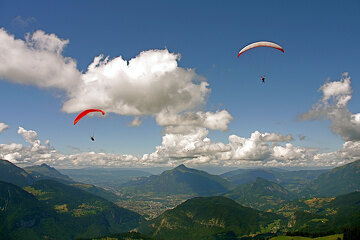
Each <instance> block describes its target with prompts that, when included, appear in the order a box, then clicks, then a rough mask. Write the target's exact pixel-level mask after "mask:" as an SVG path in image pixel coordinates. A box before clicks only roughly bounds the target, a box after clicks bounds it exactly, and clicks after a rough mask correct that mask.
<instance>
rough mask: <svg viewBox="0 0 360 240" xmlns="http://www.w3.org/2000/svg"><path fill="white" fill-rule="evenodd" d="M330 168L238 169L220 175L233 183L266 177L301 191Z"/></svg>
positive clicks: (289, 188)
mask: <svg viewBox="0 0 360 240" xmlns="http://www.w3.org/2000/svg"><path fill="white" fill-rule="evenodd" d="M328 171H329V170H327V169H323V170H298V171H287V170H283V169H277V168H270V169H238V170H234V171H230V172H227V173H224V174H221V175H220V176H221V177H223V178H225V179H227V180H228V181H230V182H231V183H233V184H243V183H248V182H253V181H254V180H255V179H256V178H258V177H260V178H264V179H266V180H268V181H272V182H275V183H277V184H280V185H281V186H283V187H285V188H287V189H288V190H293V191H299V190H300V189H301V188H303V187H304V186H305V185H306V184H308V183H309V182H310V181H311V180H313V179H315V178H317V177H318V176H320V175H321V174H323V173H326V172H328Z"/></svg>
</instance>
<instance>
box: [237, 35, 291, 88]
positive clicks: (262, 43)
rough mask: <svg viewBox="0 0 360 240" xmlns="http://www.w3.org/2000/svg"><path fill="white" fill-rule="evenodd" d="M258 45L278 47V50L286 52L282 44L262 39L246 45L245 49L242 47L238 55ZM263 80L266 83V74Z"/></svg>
mask: <svg viewBox="0 0 360 240" xmlns="http://www.w3.org/2000/svg"><path fill="white" fill-rule="evenodd" d="M256 47H271V48H275V49H278V50H280V51H282V52H284V49H283V48H282V47H281V46H280V45H278V44H276V43H273V42H267V41H260V42H254V43H251V44H249V45H247V46H245V47H244V48H243V49H241V50H240V51H239V53H238V57H240V55H241V54H243V53H244V52H246V51H248V50H250V49H253V48H256ZM261 80H262V82H263V83H264V82H265V76H262V77H261Z"/></svg>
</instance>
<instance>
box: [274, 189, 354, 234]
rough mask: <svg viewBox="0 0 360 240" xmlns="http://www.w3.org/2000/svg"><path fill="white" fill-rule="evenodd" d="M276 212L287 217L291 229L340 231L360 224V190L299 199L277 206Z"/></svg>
mask: <svg viewBox="0 0 360 240" xmlns="http://www.w3.org/2000/svg"><path fill="white" fill-rule="evenodd" d="M277 212H278V213H282V214H283V215H285V216H288V217H289V223H288V226H289V227H290V230H291V231H302V232H310V233H311V232H328V231H333V232H337V233H341V232H343V229H344V228H345V227H349V226H350V225H351V224H358V225H359V226H360V192H352V193H349V194H345V195H341V196H338V197H331V198H318V197H314V198H308V199H299V200H296V201H292V202H288V203H285V204H283V205H281V206H279V209H278V210H277Z"/></svg>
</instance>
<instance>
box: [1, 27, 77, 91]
mask: <svg viewBox="0 0 360 240" xmlns="http://www.w3.org/2000/svg"><path fill="white" fill-rule="evenodd" d="M67 43H68V40H62V39H60V38H58V37H57V36H56V35H54V34H45V33H44V32H43V31H36V32H34V33H33V34H27V35H26V38H25V40H20V39H15V38H14V36H12V35H10V34H9V33H7V32H6V31H5V30H4V29H0V79H6V80H8V81H11V82H15V83H22V84H32V85H36V86H38V87H56V88H60V89H64V90H66V91H67V90H70V89H72V88H73V87H74V86H76V85H77V84H78V83H79V80H80V76H81V74H80V72H79V71H78V70H77V68H76V62H75V61H74V60H73V59H71V58H67V57H64V56H62V55H61V53H62V50H63V48H64V47H65V45H66V44H67Z"/></svg>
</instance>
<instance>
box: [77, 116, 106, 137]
mask: <svg viewBox="0 0 360 240" xmlns="http://www.w3.org/2000/svg"><path fill="white" fill-rule="evenodd" d="M92 112H101V113H102V115H105V112H104V111H103V110H100V109H87V110H85V111H83V112H81V113H80V114H79V115H78V116H77V117H76V118H75V120H74V125H75V124H76V123H77V122H78V121H80V119H81V118H83V117H84V116H86V115H87V114H89V113H92ZM90 139H91V141H95V138H94V135H93V136H91V137H90Z"/></svg>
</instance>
